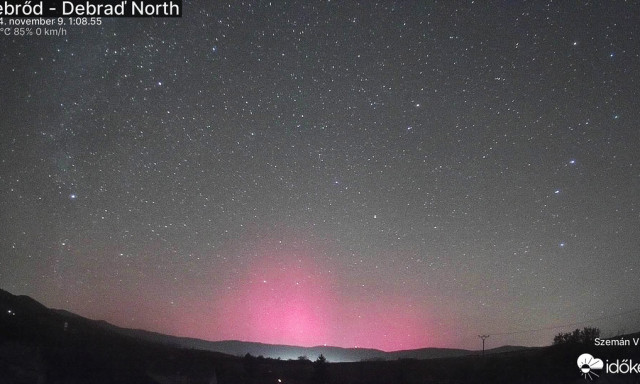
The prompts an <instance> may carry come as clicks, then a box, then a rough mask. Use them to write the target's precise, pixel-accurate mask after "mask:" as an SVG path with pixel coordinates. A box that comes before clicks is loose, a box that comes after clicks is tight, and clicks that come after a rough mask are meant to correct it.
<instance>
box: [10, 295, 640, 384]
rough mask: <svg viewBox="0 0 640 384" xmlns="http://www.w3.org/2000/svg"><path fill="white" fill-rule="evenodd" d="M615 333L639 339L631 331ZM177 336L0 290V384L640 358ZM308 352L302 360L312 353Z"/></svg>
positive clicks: (523, 378) (622, 378)
mask: <svg viewBox="0 0 640 384" xmlns="http://www.w3.org/2000/svg"><path fill="white" fill-rule="evenodd" d="M624 337H625V338H627V339H633V338H640V334H638V333H636V334H632V335H626V336H624ZM154 339H155V340H154ZM194 340H195V339H184V340H182V341H185V342H186V341H189V342H192V341H194ZM182 341H180V338H174V337H171V336H166V335H161V334H155V333H150V332H146V331H139V330H125V329H124V328H119V327H115V326H113V325H111V324H108V323H106V322H103V321H95V320H89V319H86V318H83V317H81V316H78V315H75V314H72V313H70V312H66V311H60V310H51V309H48V308H46V307H45V306H43V305H42V304H40V303H38V302H37V301H35V300H33V299H31V298H29V297H27V296H14V295H12V294H10V293H8V292H6V291H2V290H0V384H3V383H142V384H145V383H149V384H151V383H158V384H165V383H166V384H172V383H175V384H178V383H203V384H205V383H209V384H210V383H246V384H253V383H278V382H280V383H319V382H324V383H347V384H348V383H353V384H360V383H373V384H376V383H380V384H383V383H384V384H386V383H400V384H402V383H416V384H417V383H584V382H585V381H584V380H585V379H584V378H583V377H581V375H580V371H579V369H578V367H577V365H576V359H577V357H578V356H579V355H581V354H583V353H591V354H592V355H593V356H596V357H599V358H602V359H607V360H609V361H615V360H616V359H619V360H620V361H622V360H623V359H627V360H628V361H629V360H630V361H634V362H639V361H640V346H633V345H631V346H627V347H596V346H594V345H584V344H579V343H574V344H563V345H555V346H550V347H545V348H527V349H522V348H518V349H517V350H515V351H509V348H508V347H507V348H503V352H502V353H498V352H499V350H498V351H494V352H495V353H493V354H489V355H487V356H485V357H481V356H479V355H477V354H475V353H472V354H467V355H465V356H448V357H440V358H433V359H426V360H421V359H418V358H407V357H405V356H411V354H414V355H415V356H424V355H425V353H426V352H425V351H423V350H418V351H417V352H416V351H400V352H394V353H392V356H397V359H396V360H387V361H380V360H378V359H377V358H374V361H364V362H350V363H331V362H330V359H329V362H328V363H327V362H322V361H320V362H318V361H316V362H312V361H308V360H290V361H288V360H277V359H270V358H265V357H255V356H252V355H246V356H245V357H237V356H233V353H232V354H224V353H219V352H212V351H209V350H199V349H194V348H195V346H191V347H187V346H186V345H181V342H182ZM224 343H227V347H228V348H232V347H234V348H239V349H238V350H244V349H243V348H246V347H247V345H245V343H242V342H224ZM248 345H249V346H251V345H254V346H255V345H258V346H261V347H263V346H264V347H265V348H267V347H274V346H266V345H264V344H263V345H260V344H258V343H248ZM292 348H295V347H292ZM309 350H310V351H313V350H314V349H313V348H311V349H309ZM371 351H374V352H375V350H371ZM451 351H453V352H451V353H458V352H459V351H464V350H451ZM393 354H395V355H393ZM426 355H428V353H426ZM308 356H309V357H310V358H311V359H312V360H315V358H316V357H317V356H314V355H312V354H308ZM319 372H321V373H322V374H319ZM639 378H640V375H637V374H633V375H613V374H601V377H600V378H599V379H597V380H598V382H601V383H627V382H637V381H638V379H639Z"/></svg>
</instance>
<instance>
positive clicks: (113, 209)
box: [0, 1, 640, 350]
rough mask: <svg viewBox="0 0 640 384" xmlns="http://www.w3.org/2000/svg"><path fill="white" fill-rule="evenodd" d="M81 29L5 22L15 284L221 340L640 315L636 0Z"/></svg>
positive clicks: (316, 340)
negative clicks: (58, 32)
mask: <svg viewBox="0 0 640 384" xmlns="http://www.w3.org/2000/svg"><path fill="white" fill-rule="evenodd" d="M67 29H68V34H67V36H64V37H44V36H40V37H37V36H9V37H6V36H2V37H0V111H1V112H0V159H1V160H0V217H1V218H2V225H1V228H0V288H2V289H5V290H8V291H10V292H12V293H14V294H26V295H30V296H32V297H33V298H35V299H37V300H39V301H41V302H42V303H44V304H45V305H47V306H51V307H55V308H62V309H66V310H69V311H73V312H76V313H78V314H80V315H83V316H87V317H90V318H95V319H104V320H107V321H109V322H112V323H114V324H116V325H120V326H125V327H135V328H144V329H148V330H153V331H159V332H163V333H168V334H173V335H180V336H189V337H197V338H203V339H208V340H225V339H238V340H248V341H260V342H266V343H280V344H294V345H304V346H312V345H322V344H327V345H336V346H343V347H354V346H359V347H374V348H380V349H384V350H398V349H409V348H419V347H462V348H474V349H477V348H480V346H481V343H480V340H479V339H478V335H479V334H491V335H492V336H491V338H490V339H489V340H487V346H488V347H495V346H498V345H503V344H520V345H545V344H550V343H551V341H552V339H553V336H554V335H555V334H556V333H558V332H559V331H563V330H570V329H573V328H576V327H574V326H568V327H565V328H566V329H565V328H552V329H543V330H538V329H540V328H551V327H554V326H558V325H564V324H573V323H578V322H582V321H586V320H590V319H597V321H591V322H588V323H584V325H593V326H598V327H600V328H602V329H603V331H605V334H607V333H612V332H613V333H615V332H618V331H638V330H640V313H639V312H632V313H627V314H625V315H624V316H623V315H620V316H618V315H616V314H619V313H622V312H627V311H630V310H633V309H636V308H637V303H639V302H640V289H638V288H639V287H640V277H639V276H640V257H639V251H640V193H639V192H640V151H639V147H640V130H639V129H638V122H640V108H638V100H639V98H640V95H639V90H640V4H638V3H637V2H631V1H629V2H621V1H619V2H556V1H526V2H525V1H509V2H483V1H437V2H436V1H424V2H409V1H406V2H393V1H383V2H354V1H313V2H312V1H271V2H269V1H256V2H253V1H245V2H238V1H232V2H228V3H227V2H218V1H189V2H185V4H184V7H183V17H182V18H179V19H160V18H156V19H103V23H102V25H100V26H92V27H68V28H67ZM582 324H583V323H580V326H582ZM535 330H537V331H535Z"/></svg>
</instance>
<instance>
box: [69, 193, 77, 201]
mask: <svg viewBox="0 0 640 384" xmlns="http://www.w3.org/2000/svg"><path fill="white" fill-rule="evenodd" d="M69 198H70V199H71V200H75V199H77V198H78V195H76V194H75V193H72V194H70V195H69Z"/></svg>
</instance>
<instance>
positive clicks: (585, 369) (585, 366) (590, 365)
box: [578, 353, 604, 380]
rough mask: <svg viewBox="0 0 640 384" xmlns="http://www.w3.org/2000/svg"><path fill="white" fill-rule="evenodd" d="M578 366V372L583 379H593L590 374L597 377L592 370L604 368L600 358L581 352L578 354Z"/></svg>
mask: <svg viewBox="0 0 640 384" xmlns="http://www.w3.org/2000/svg"><path fill="white" fill-rule="evenodd" d="M578 368H580V372H581V374H582V376H584V378H585V379H587V378H588V379H589V380H593V377H592V375H593V376H596V377H599V375H598V374H596V373H595V372H593V370H594V369H602V368H604V363H603V362H602V360H600V359H596V358H595V357H593V356H591V355H590V354H588V353H583V354H582V355H580V356H578Z"/></svg>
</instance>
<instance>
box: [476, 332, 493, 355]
mask: <svg viewBox="0 0 640 384" xmlns="http://www.w3.org/2000/svg"><path fill="white" fill-rule="evenodd" d="M489 336H491V335H478V337H479V338H481V339H482V356H483V357H484V341H485V340H486V339H488V338H489Z"/></svg>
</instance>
